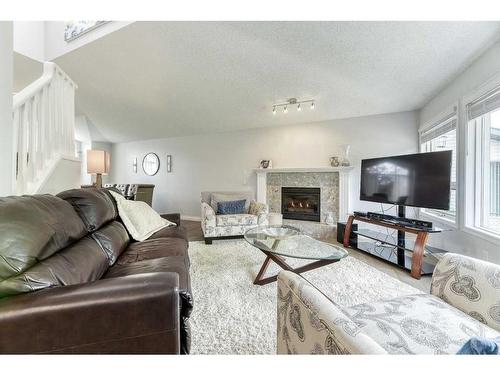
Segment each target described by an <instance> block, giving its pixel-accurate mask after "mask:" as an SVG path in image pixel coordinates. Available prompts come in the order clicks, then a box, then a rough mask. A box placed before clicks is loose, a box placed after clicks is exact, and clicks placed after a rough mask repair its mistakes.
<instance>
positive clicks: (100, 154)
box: [87, 150, 110, 174]
mask: <svg viewBox="0 0 500 375" xmlns="http://www.w3.org/2000/svg"><path fill="white" fill-rule="evenodd" d="M109 166H110V156H109V154H108V153H107V152H106V151H103V150H87V173H99V174H107V173H109Z"/></svg>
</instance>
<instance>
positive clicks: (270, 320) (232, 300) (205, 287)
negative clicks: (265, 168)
mask: <svg viewBox="0 0 500 375" xmlns="http://www.w3.org/2000/svg"><path fill="white" fill-rule="evenodd" d="M189 256H190V258H191V272H190V273H191V284H192V291H193V296H194V309H193V313H192V315H191V319H190V322H191V329H192V335H191V337H192V348H191V354H275V353H276V294H277V290H276V283H271V284H268V285H265V286H258V285H253V280H254V278H255V276H256V275H257V272H258V271H259V269H260V267H261V265H262V262H263V261H264V259H265V256H264V254H263V253H262V252H261V251H260V250H258V249H256V248H254V247H253V246H251V245H250V244H248V243H247V242H246V241H245V240H243V239H241V240H221V241H214V243H213V244H212V245H205V243H204V242H198V241H197V242H190V243H189ZM288 262H289V264H290V265H292V266H297V265H300V264H303V263H304V261H302V260H298V259H290V258H288ZM279 270H281V269H280V268H279V267H278V266H276V265H275V264H272V265H270V266H269V268H268V271H267V275H271V274H276V273H277V272H278V271H279ZM302 276H303V277H304V278H306V279H307V280H309V282H311V283H312V284H313V285H315V286H316V287H317V288H318V289H320V290H321V291H322V292H323V293H325V294H326V295H327V296H328V297H329V298H330V299H332V300H333V301H335V302H336V303H337V304H339V305H341V306H352V305H356V304H359V303H364V302H369V301H375V300H378V299H382V298H392V297H397V296H401V295H408V294H417V293H421V292H420V291H419V290H418V289H415V288H413V287H411V286H410V285H407V284H405V283H402V282H400V281H399V280H396V279H394V278H393V277H391V276H389V275H387V274H385V273H383V272H381V271H379V270H377V269H375V268H373V267H372V266H369V265H368V264H366V263H363V262H362V261H359V260H357V259H355V258H353V257H349V256H348V257H346V258H344V259H342V260H341V261H340V262H337V263H333V264H330V265H328V266H325V267H322V268H318V269H315V270H312V271H309V272H305V273H303V274H302Z"/></svg>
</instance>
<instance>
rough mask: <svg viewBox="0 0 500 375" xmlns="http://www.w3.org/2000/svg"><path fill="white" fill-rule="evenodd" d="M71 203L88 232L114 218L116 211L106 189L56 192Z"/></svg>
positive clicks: (116, 214)
mask: <svg viewBox="0 0 500 375" xmlns="http://www.w3.org/2000/svg"><path fill="white" fill-rule="evenodd" d="M57 196H58V197H59V198H62V199H64V200H65V201H68V202H69V203H71V205H72V206H73V208H74V209H75V211H76V212H77V213H78V215H79V216H80V218H81V219H82V221H83V222H84V223H85V226H86V227H87V231H88V232H89V233H91V232H94V231H95V230H97V229H99V228H100V227H102V226H103V225H104V224H106V223H109V222H110V221H112V220H114V219H116V217H117V216H118V212H117V211H116V209H115V204H114V202H113V201H112V200H111V198H110V197H109V195H108V194H107V192H106V191H104V190H101V189H96V188H88V189H73V190H66V191H63V192H61V193H59V194H57Z"/></svg>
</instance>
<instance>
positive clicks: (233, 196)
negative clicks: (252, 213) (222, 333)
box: [207, 191, 253, 212]
mask: <svg viewBox="0 0 500 375" xmlns="http://www.w3.org/2000/svg"><path fill="white" fill-rule="evenodd" d="M243 199H245V212H248V208H249V207H250V202H251V201H252V200H253V193H252V192H245V191H243V192H234V193H233V192H227V193H215V192H214V193H212V194H211V195H210V202H207V203H208V204H210V206H211V207H212V208H213V210H214V212H217V209H218V203H219V202H228V201H236V200H243Z"/></svg>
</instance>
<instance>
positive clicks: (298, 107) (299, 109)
mask: <svg viewBox="0 0 500 375" xmlns="http://www.w3.org/2000/svg"><path fill="white" fill-rule="evenodd" d="M297 111H299V112H300V111H302V108H301V107H300V103H299V104H298V105H297Z"/></svg>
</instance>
